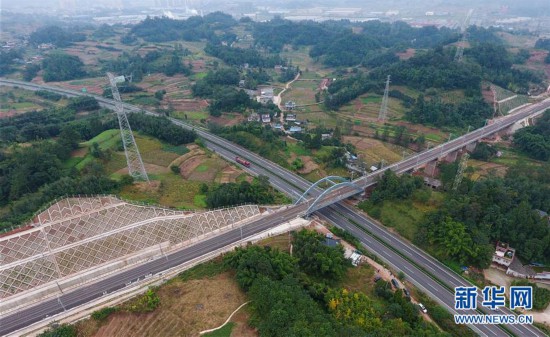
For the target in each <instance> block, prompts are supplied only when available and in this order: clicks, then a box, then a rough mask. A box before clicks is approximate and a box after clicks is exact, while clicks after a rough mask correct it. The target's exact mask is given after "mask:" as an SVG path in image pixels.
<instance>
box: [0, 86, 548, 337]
mask: <svg viewBox="0 0 550 337" xmlns="http://www.w3.org/2000/svg"><path fill="white" fill-rule="evenodd" d="M0 84H7V85H14V83H13V81H8V82H6V81H4V80H0ZM15 85H18V86H20V87H25V86H27V88H29V89H31V90H37V89H38V88H40V89H44V87H41V86H37V85H34V84H31V85H30V87H28V86H29V84H26V83H24V82H17V83H15ZM51 90H52V91H56V92H60V93H63V94H71V95H82V94H81V93H78V92H73V91H70V90H65V89H59V88H53V89H51ZM98 100H99V101H100V102H101V103H102V104H105V105H109V106H112V104H113V101H111V100H108V99H104V98H98ZM125 108H126V109H128V110H130V111H136V110H139V111H141V110H142V109H139V108H137V107H133V106H130V105H128V104H126V105H125ZM543 108H544V106H537V107H536V108H535V109H543ZM522 112H523V110H522ZM149 113H151V112H149ZM531 113H532V111H530V112H529V113H525V114H526V115H530V114H531ZM151 114H153V113H151ZM522 118H524V117H522ZM522 118H519V119H522ZM173 121H174V122H175V123H177V124H179V125H181V126H183V127H186V128H191V127H190V126H189V125H187V124H184V123H182V122H181V121H177V120H173ZM507 122H508V121H506V122H505V123H501V124H500V123H499V124H498V125H499V128H504V127H505V126H504V125H505V124H508V123H507ZM493 125H494V124H493ZM508 125H509V124H508ZM489 126H492V125H489ZM495 128H496V127H495ZM196 131H197V133H198V134H199V135H200V136H201V137H202V138H203V139H204V140H205V141H206V144H207V146H208V147H209V148H211V149H212V150H214V151H216V152H218V153H219V154H220V155H222V156H224V157H226V158H228V159H229V160H233V159H234V157H235V156H236V155H239V156H241V157H243V158H245V159H246V160H249V161H251V162H252V165H251V167H250V168H249V169H246V170H247V171H249V172H251V173H253V174H263V175H267V176H269V177H270V182H271V183H272V184H273V185H274V186H275V187H276V188H278V189H280V190H281V191H283V192H285V193H287V194H288V195H290V196H293V197H295V198H296V197H297V196H298V195H300V194H301V192H302V191H304V190H305V189H307V187H309V186H310V185H311V183H310V182H309V181H307V180H305V179H303V178H301V177H299V176H297V175H295V174H294V173H292V172H289V171H287V170H285V169H283V168H281V167H279V166H278V165H276V164H273V163H271V162H270V161H268V160H266V159H264V158H262V157H260V156H258V155H256V154H254V153H251V152H250V151H248V150H246V149H243V148H241V147H239V146H236V145H235V144H232V143H230V142H228V141H226V140H224V139H222V138H220V137H217V136H215V135H212V134H209V133H207V132H206V131H204V130H200V129H196ZM476 131H478V130H476ZM485 131H486V132H489V131H490V130H489V129H487V130H485ZM474 132H475V131H474ZM474 137H479V135H478V136H474ZM472 139H473V138H472ZM456 141H457V140H456V139H455V140H454V143H452V144H454V145H451V146H450V147H449V148H452V146H457V143H456ZM464 142H466V141H465V140H464ZM458 145H460V146H463V144H460V143H459V144H458ZM436 149H437V150H436ZM434 150H436V151H441V153H444V152H445V151H446V150H441V149H440V148H434V149H431V150H429V151H425V152H423V153H422V154H423V157H419V159H418V161H420V160H428V159H429V158H433V155H434V153H433V152H431V155H426V154H425V153H428V152H430V151H434ZM436 155H437V154H436ZM411 159H412V160H414V161H415V162H414V164H416V160H417V159H416V158H414V159H413V158H410V159H409V164H410V160H411ZM429 160H433V159H429ZM406 162H407V161H405V162H403V163H406ZM407 166H408V165H404V164H401V165H392V166H390V167H389V168H388V169H394V170H396V171H399V172H401V171H402V170H407ZM379 174H380V173H379ZM370 179H373V178H370ZM366 183H370V181H366V182H365V184H366ZM372 183H374V181H372ZM343 192H344V193H348V192H347V191H345V190H343ZM317 193H318V191H317ZM338 193H340V191H335V192H333V194H331V195H333V196H335V195H337V194H338ZM355 193H356V192H355V191H354V194H355ZM306 206H307V204H302V205H299V206H297V207H292V208H289V209H287V210H286V211H285V212H288V213H285V215H284V216H283V217H285V216H288V217H289V218H292V217H295V216H297V215H299V214H303V213H304V212H305V210H306ZM291 214H292V215H291ZM317 214H319V216H321V217H323V218H325V219H327V220H328V221H329V222H330V223H332V224H335V225H337V226H339V227H341V228H344V229H346V230H348V231H349V232H351V233H353V234H354V235H355V236H357V237H358V238H359V239H360V240H361V242H363V244H365V246H366V248H367V249H369V250H370V251H372V252H374V253H375V254H377V255H378V256H380V257H381V258H382V259H383V260H385V261H387V262H388V263H389V264H390V265H392V266H393V267H394V268H396V269H398V270H401V271H403V272H404V273H405V274H406V275H407V279H408V280H409V281H410V282H411V283H414V284H415V285H416V286H418V287H419V288H421V289H423V290H424V291H425V292H426V293H427V294H428V295H430V296H431V297H432V298H434V299H437V300H438V301H439V302H440V303H441V304H442V305H444V306H446V307H447V309H449V311H450V312H451V313H453V310H452V308H453V307H454V297H453V292H451V290H450V289H452V288H454V287H456V286H460V285H470V284H469V283H468V282H467V281H466V280H464V279H463V278H462V277H460V276H459V275H457V274H455V273H454V272H453V271H451V270H450V269H448V268H447V267H445V266H444V265H443V264H441V263H440V262H438V261H437V260H435V259H434V258H432V257H431V256H429V255H428V254H426V253H425V252H423V251H422V250H420V249H418V248H417V247H415V246H414V245H412V244H410V243H408V242H406V241H404V240H403V239H400V238H398V237H396V236H395V235H393V234H391V233H389V232H388V231H387V230H386V229H385V228H384V227H381V226H378V225H377V224H375V223H373V222H372V221H371V220H369V219H368V218H366V217H365V216H363V215H361V214H359V213H357V211H356V210H355V209H353V208H350V207H349V206H347V205H345V204H344V203H338V204H335V205H331V206H330V207H327V208H325V209H323V210H321V211H319V212H318V213H317ZM279 216H280V215H279ZM270 219H271V218H270ZM282 220H284V218H281V219H279V221H282ZM270 221H271V220H270ZM275 221H276V220H275ZM266 224H267V222H266ZM270 224H271V225H273V224H275V222H273V223H271V222H270ZM250 226H252V227H253V226H255V225H250ZM247 228H249V227H247ZM247 230H248V229H247ZM232 233H233V238H234V239H235V238H238V237H239V236H240V231H238V230H235V231H232ZM224 235H226V236H229V234H228V233H227V234H224ZM224 238H226V237H225V236H224ZM215 239H217V238H215ZM213 240H214V239H211V240H208V241H205V242H203V243H201V244H200V246H199V245H198V244H197V245H196V246H193V247H190V248H187V249H186V250H182V251H181V252H184V251H185V252H188V253H189V254H191V253H190V252H189V250H192V251H194V249H197V250H199V249H208V248H209V247H210V248H211V249H214V248H212V247H214V243H212V241H213ZM220 240H222V238H221V237H220ZM215 242H216V243H219V242H218V241H217V240H216V241H215ZM228 242H229V241H228ZM204 245H206V246H204ZM209 245H211V246H209ZM199 247H202V248H199ZM179 253H180V252H178V253H176V254H179ZM174 255H175V254H174ZM170 259H172V257H170ZM170 259H169V260H170ZM172 260H174V261H175V258H174V259H172ZM184 261H185V260H181V261H180V262H179V263H181V262H184ZM155 263H156V264H158V265H159V268H162V267H164V268H167V267H166V266H162V265H161V264H160V262H157V261H154V262H153V263H149V264H144V265H142V266H139V267H136V268H134V269H132V270H129V271H127V272H124V273H121V274H120V275H116V276H113V277H111V278H108V279H105V280H103V281H101V282H105V283H101V282H99V283H96V284H93V285H90V286H87V287H85V288H84V289H88V288H90V289H89V290H88V291H85V292H84V293H83V294H82V295H78V294H77V295H74V299H73V297H71V298H65V297H64V296H66V295H64V296H61V301H62V302H63V304H64V305H65V307H71V303H73V302H74V303H73V304H72V306H75V305H78V303H85V302H86V301H89V300H90V299H91V298H83V297H82V296H83V295H84V294H87V296H92V294H94V291H95V289H96V288H95V287H97V289H99V290H102V289H115V288H114V287H115V286H113V285H115V284H118V285H117V286H118V287H122V286H124V284H125V283H127V280H128V279H129V277H135V276H136V275H146V274H148V273H150V272H152V271H149V270H153V268H154V270H157V267H155ZM158 270H162V269H158ZM134 279H135V278H134ZM98 285H100V286H98ZM109 286H110V288H108V287H109ZM99 290H98V293H97V294H96V296H100V294H102V292H103V290H102V291H101V292H99ZM70 294H72V293H70ZM67 301H70V302H71V303H69V302H67ZM49 302H57V300H56V299H54V300H52V301H49ZM44 303H48V302H44ZM41 306H42V304H41ZM55 308H57V309H55ZM48 310H50V311H51V313H50V315H51V314H53V313H55V310H57V311H59V310H61V307H60V305H59V304H58V305H57V307H56V306H55V303H53V304H52V303H50V304H49V306H48V307H40V308H38V307H32V308H30V309H28V312H27V311H25V312H20V313H17V314H15V315H12V316H25V317H26V319H25V322H26V323H25V324H30V323H31V322H33V321H37V320H39V319H41V318H43V317H44V313H46V312H48ZM17 320H18V318H17V317H11V316H8V317H5V318H1V319H0V326H1V327H2V328H0V333H1V332H2V331H8V330H3V329H4V323H7V324H9V326H11V328H10V329H11V330H9V331H13V330H14V328H13V327H14V326H15V327H18V326H19V327H20V326H22V325H21V324H19V325H17V324H14V323H12V321H13V322H17ZM19 320H21V319H20V318H19ZM507 328H508V329H509V330H510V331H512V333H514V334H515V335H517V336H544V334H543V333H542V332H540V331H539V330H538V329H536V328H534V327H532V326H512V325H509V326H507ZM474 330H475V331H476V332H477V333H478V334H480V335H486V336H504V335H507V333H506V332H505V331H504V330H502V329H500V328H499V327H498V326H477V327H475V328H474Z"/></svg>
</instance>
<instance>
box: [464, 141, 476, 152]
mask: <svg viewBox="0 0 550 337" xmlns="http://www.w3.org/2000/svg"><path fill="white" fill-rule="evenodd" d="M477 143H478V142H473V143H470V144H468V145H466V152H470V153H471V152H474V150H475V149H476V146H477Z"/></svg>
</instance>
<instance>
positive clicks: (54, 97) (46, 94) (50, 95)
mask: <svg viewBox="0 0 550 337" xmlns="http://www.w3.org/2000/svg"><path fill="white" fill-rule="evenodd" d="M34 94H35V95H36V96H39V97H42V98H45V99H49V100H50V101H55V102H57V101H59V100H60V99H62V98H63V95H60V94H58V93H55V92H52V91H48V90H37V91H35V92H34Z"/></svg>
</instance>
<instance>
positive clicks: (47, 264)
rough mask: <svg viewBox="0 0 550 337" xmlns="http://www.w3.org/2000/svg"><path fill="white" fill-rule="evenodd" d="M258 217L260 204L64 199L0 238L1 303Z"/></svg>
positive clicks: (93, 198)
mask: <svg viewBox="0 0 550 337" xmlns="http://www.w3.org/2000/svg"><path fill="white" fill-rule="evenodd" d="M258 214H260V211H259V208H258V206H256V205H245V206H239V207H235V208H229V209H220V210H213V211H207V212H200V213H193V212H188V211H176V210H170V209H163V208H158V207H150V206H138V205H133V204H129V203H126V202H124V201H122V200H119V199H117V198H115V197H92V198H67V199H63V200H61V201H59V202H57V203H55V204H53V205H52V206H51V207H49V208H48V209H47V210H45V211H44V212H42V213H40V214H39V215H38V216H36V217H35V218H34V220H33V221H34V222H35V224H34V225H35V226H36V227H35V228H33V229H31V230H28V231H24V232H20V233H16V234H12V235H9V236H6V237H3V238H0V298H7V297H9V296H12V295H15V294H18V293H21V292H24V291H27V290H30V289H32V288H35V287H38V286H41V285H44V284H46V283H48V282H53V281H56V280H58V279H61V278H64V277H67V276H70V275H74V274H78V273H82V272H84V271H87V270H90V269H91V268H95V267H97V266H99V265H102V264H105V263H109V262H110V261H113V260H116V259H119V258H122V257H125V256H128V255H131V254H137V253H139V252H140V251H142V250H144V249H146V248H149V247H153V246H155V245H159V244H161V243H166V242H168V243H169V245H170V246H173V245H176V244H180V243H183V242H186V241H188V240H191V239H193V238H196V237H199V236H201V235H205V234H208V233H211V232H213V231H215V230H217V229H221V228H224V227H227V226H230V225H232V224H234V223H236V222H239V221H242V220H245V219H247V218H249V217H252V216H255V215H258Z"/></svg>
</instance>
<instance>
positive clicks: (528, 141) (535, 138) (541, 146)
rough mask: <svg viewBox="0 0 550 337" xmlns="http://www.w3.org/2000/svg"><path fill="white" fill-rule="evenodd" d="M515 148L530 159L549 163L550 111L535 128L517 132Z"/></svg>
mask: <svg viewBox="0 0 550 337" xmlns="http://www.w3.org/2000/svg"><path fill="white" fill-rule="evenodd" d="M514 146H515V147H517V148H518V149H520V150H521V151H522V152H524V153H526V154H527V155H528V156H529V157H532V158H535V159H538V160H544V161H548V159H550V110H546V111H545V112H544V114H543V115H542V117H541V118H539V119H538V120H537V122H536V124H535V125H534V126H528V127H525V128H523V129H520V130H518V131H516V133H515V134H514Z"/></svg>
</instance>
